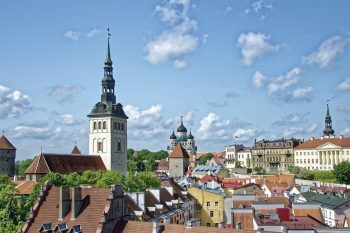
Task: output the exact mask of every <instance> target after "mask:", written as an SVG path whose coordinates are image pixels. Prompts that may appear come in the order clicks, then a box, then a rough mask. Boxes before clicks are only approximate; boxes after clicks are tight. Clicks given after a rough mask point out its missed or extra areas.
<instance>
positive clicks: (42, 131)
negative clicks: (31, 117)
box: [13, 125, 62, 140]
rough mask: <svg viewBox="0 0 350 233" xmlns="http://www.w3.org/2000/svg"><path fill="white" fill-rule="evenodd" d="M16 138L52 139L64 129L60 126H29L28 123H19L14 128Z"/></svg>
mask: <svg viewBox="0 0 350 233" xmlns="http://www.w3.org/2000/svg"><path fill="white" fill-rule="evenodd" d="M13 132H14V134H13V137H14V138H20V139H23V138H27V139H41V140H42V139H46V140H47V139H51V138H53V137H56V136H58V135H59V134H60V133H61V132H62V129H61V128H60V127H56V128H51V127H48V126H42V127H40V126H27V125H17V126H16V127H15V128H14V129H13Z"/></svg>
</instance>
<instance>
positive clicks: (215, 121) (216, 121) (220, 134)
mask: <svg viewBox="0 0 350 233" xmlns="http://www.w3.org/2000/svg"><path fill="white" fill-rule="evenodd" d="M230 124H231V122H230V120H220V116H219V115H217V114H215V113H212V112H211V113H209V114H208V115H207V116H205V117H204V118H203V119H202V120H201V121H200V126H199V128H198V130H197V134H196V135H197V137H198V139H200V140H203V141H215V140H227V139H229V138H230V137H229V135H228V132H227V127H228V126H229V125H230Z"/></svg>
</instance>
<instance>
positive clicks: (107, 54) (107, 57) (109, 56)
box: [105, 28, 113, 66]
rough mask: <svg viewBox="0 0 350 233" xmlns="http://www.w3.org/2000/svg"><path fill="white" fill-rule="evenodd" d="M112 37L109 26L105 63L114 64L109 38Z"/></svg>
mask: <svg viewBox="0 0 350 233" xmlns="http://www.w3.org/2000/svg"><path fill="white" fill-rule="evenodd" d="M110 38H111V34H110V33H109V28H107V40H108V42H107V52H106V60H105V65H106V66H107V65H109V66H112V64H113V63H112V59H111V49H110V47H109V39H110Z"/></svg>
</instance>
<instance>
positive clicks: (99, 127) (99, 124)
mask: <svg viewBox="0 0 350 233" xmlns="http://www.w3.org/2000/svg"><path fill="white" fill-rule="evenodd" d="M98 129H101V121H99V122H98Z"/></svg>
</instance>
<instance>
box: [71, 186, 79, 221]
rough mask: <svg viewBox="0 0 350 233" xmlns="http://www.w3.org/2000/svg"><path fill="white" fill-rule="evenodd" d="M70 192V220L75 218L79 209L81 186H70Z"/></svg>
mask: <svg viewBox="0 0 350 233" xmlns="http://www.w3.org/2000/svg"><path fill="white" fill-rule="evenodd" d="M71 193H72V209H71V212H72V214H71V220H75V219H76V218H77V217H78V215H79V211H80V207H81V203H82V198H81V188H80V187H72V188H71Z"/></svg>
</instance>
